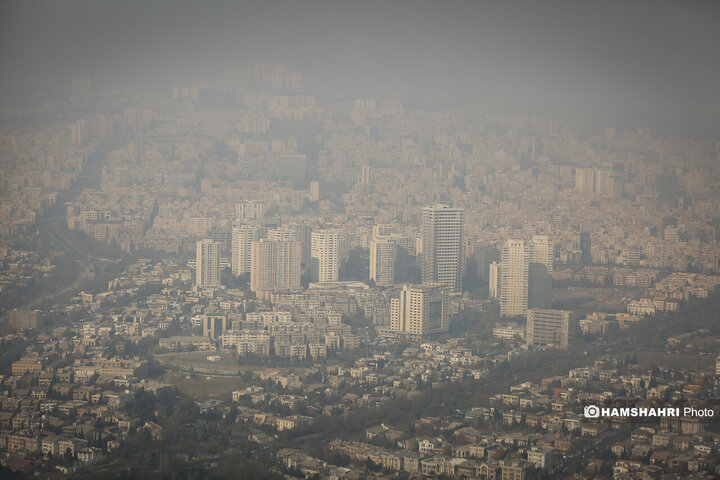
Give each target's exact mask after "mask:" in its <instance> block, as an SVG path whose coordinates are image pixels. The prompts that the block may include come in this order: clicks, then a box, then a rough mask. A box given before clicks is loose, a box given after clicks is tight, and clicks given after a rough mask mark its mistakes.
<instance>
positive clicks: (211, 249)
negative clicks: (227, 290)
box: [195, 238, 220, 287]
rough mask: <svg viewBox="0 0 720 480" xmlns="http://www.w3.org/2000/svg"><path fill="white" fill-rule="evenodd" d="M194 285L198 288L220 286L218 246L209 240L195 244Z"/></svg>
mask: <svg viewBox="0 0 720 480" xmlns="http://www.w3.org/2000/svg"><path fill="white" fill-rule="evenodd" d="M195 265H196V271H195V284H196V285H197V286H199V287H216V286H218V285H220V244H219V243H218V242H213V241H212V240H210V239H209V238H206V239H205V240H200V241H199V242H197V244H196V252H195Z"/></svg>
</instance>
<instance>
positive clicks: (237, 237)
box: [231, 225, 261, 276]
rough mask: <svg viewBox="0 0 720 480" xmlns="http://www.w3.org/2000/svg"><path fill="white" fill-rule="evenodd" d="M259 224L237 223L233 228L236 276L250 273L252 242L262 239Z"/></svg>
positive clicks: (232, 259) (233, 263) (233, 262)
mask: <svg viewBox="0 0 720 480" xmlns="http://www.w3.org/2000/svg"><path fill="white" fill-rule="evenodd" d="M260 233H261V230H260V226H259V225H236V226H233V229H232V247H231V251H232V254H231V262H232V273H233V275H235V276H238V275H242V274H244V273H250V254H251V247H252V242H257V241H258V240H260Z"/></svg>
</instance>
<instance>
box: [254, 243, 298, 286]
mask: <svg viewBox="0 0 720 480" xmlns="http://www.w3.org/2000/svg"><path fill="white" fill-rule="evenodd" d="M301 254H302V251H301V248H300V242H296V241H293V240H260V241H257V242H252V246H251V255H250V257H251V260H250V290H252V291H253V292H257V291H291V290H299V289H300V274H301V269H300V257H301Z"/></svg>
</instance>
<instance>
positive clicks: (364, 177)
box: [360, 165, 373, 185]
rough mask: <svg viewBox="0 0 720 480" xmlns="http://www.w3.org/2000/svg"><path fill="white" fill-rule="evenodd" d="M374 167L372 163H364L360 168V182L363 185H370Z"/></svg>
mask: <svg viewBox="0 0 720 480" xmlns="http://www.w3.org/2000/svg"><path fill="white" fill-rule="evenodd" d="M372 174H373V172H372V168H370V165H363V166H362V168H361V169H360V183H361V184H362V185H370V184H371V183H372Z"/></svg>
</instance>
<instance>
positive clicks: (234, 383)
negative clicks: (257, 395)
mask: <svg viewBox="0 0 720 480" xmlns="http://www.w3.org/2000/svg"><path fill="white" fill-rule="evenodd" d="M158 380H160V381H162V382H165V383H169V384H172V385H175V387H176V388H177V389H178V391H179V392H180V393H182V394H184V395H187V396H188V397H190V398H192V399H193V400H198V401H201V400H207V399H210V398H214V399H218V400H230V399H231V397H232V391H233V390H238V389H240V388H243V387H245V386H247V382H246V381H244V380H243V379H242V378H241V377H232V376H207V375H202V374H192V375H191V374H177V373H166V374H165V375H163V376H162V377H160V378H159V379H158Z"/></svg>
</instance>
